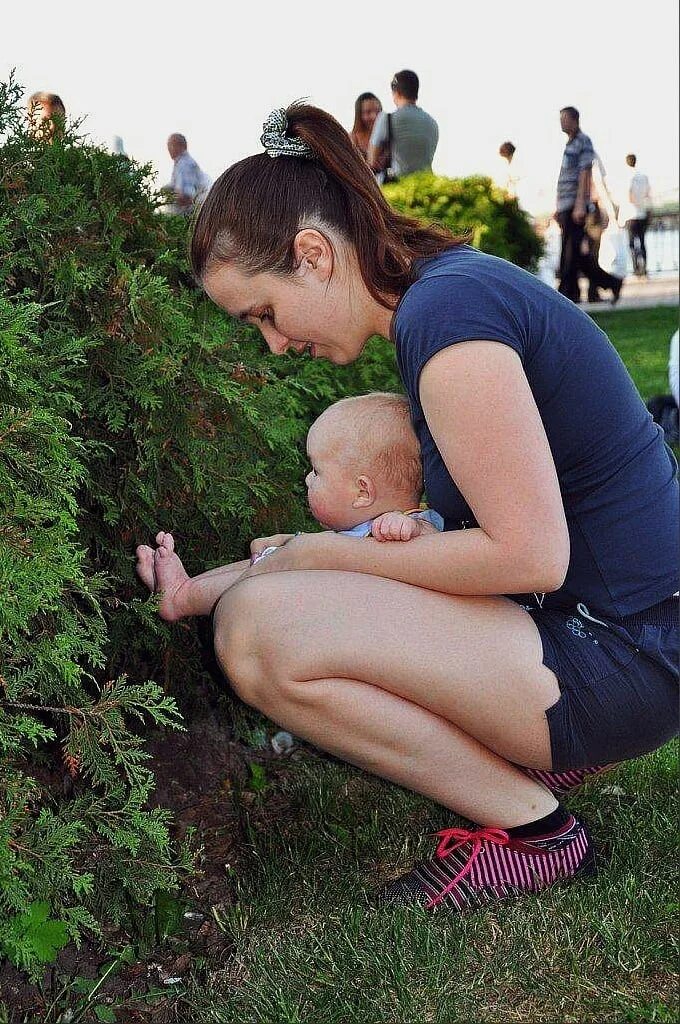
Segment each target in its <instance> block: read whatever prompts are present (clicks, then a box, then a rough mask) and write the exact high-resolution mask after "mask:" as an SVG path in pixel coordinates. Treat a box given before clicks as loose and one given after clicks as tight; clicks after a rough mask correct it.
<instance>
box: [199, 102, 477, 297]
mask: <svg viewBox="0 0 680 1024" xmlns="http://www.w3.org/2000/svg"><path fill="white" fill-rule="evenodd" d="M285 115H286V121H287V127H286V129H285V136H286V137H288V138H295V139H300V140H301V141H302V142H304V143H306V144H307V145H308V146H309V147H310V149H311V150H312V152H313V154H314V158H313V159H307V158H305V157H301V156H287V155H284V156H277V157H275V158H272V157H271V156H269V154H268V153H266V152H265V153H259V154H257V155H255V156H250V157H246V158H245V159H244V160H240V161H239V162H238V163H236V164H233V165H232V166H231V167H229V168H227V170H226V171H224V173H223V174H222V175H220V177H219V178H218V179H217V181H216V182H215V184H214V185H213V187H212V188H211V190H210V192H209V193H208V196H207V198H206V200H205V202H204V203H203V205H202V206H201V209H200V211H199V214H198V217H197V219H196V223H195V226H194V230H193V235H192V240H191V264H192V269H193V272H194V275H195V277H196V279H197V280H199V281H200V280H202V279H203V277H204V276H205V274H206V273H208V272H209V271H210V270H211V269H213V268H214V267H215V266H217V265H219V264H220V263H227V262H233V263H235V264H237V265H238V266H239V267H240V269H242V270H245V272H247V273H252V274H256V273H263V272H269V273H274V274H279V275H281V276H288V275H290V274H292V273H293V272H294V271H295V269H296V263H295V256H294V246H293V243H294V240H295V236H296V234H297V233H298V231H299V230H300V229H301V228H303V227H314V228H317V230H320V231H324V229H326V230H328V229H330V230H334V231H336V232H337V233H338V234H339V235H340V236H341V238H342V239H343V240H344V241H345V242H347V243H349V244H350V245H351V246H352V247H353V249H354V251H355V253H356V257H357V261H358V265H359V269H360V272H361V276H362V278H363V280H364V283H365V285H366V288H367V289H368V291H369V293H370V294H371V295H372V296H373V298H374V299H376V301H378V302H380V303H381V305H383V306H385V307H386V308H393V306H394V300H393V299H392V298H390V297H392V296H395V295H396V296H397V297H400V296H401V295H403V293H404V292H405V291H406V289H407V288H408V287H409V285H410V284H412V282H413V280H414V274H413V262H414V260H416V259H423V258H428V257H431V256H435V255H437V254H438V253H440V252H442V251H443V250H445V249H450V248H452V247H453V246H455V245H458V244H459V243H460V242H461V241H462V240H463V239H460V238H456V237H455V236H454V235H452V234H451V233H450V232H449V231H447V230H446V229H445V228H443V227H441V226H440V225H436V224H429V225H427V224H423V223H422V222H421V221H418V220H415V219H414V218H412V217H406V216H404V215H403V214H400V213H397V212H396V211H395V210H393V209H392V207H391V206H390V205H389V204H388V203H387V201H386V200H385V198H384V196H383V194H382V192H381V191H380V187H379V185H378V184H377V182H376V180H375V177H374V176H373V173H372V172H371V170H370V169H369V167H368V165H367V164H366V162H365V161H364V159H363V157H362V156H361V155H360V154H359V152H358V151H357V149H356V148H355V146H354V144H353V143H352V141H351V140H350V138H349V136H348V134H347V132H346V131H345V129H344V128H343V127H342V125H341V124H339V122H338V121H336V120H335V118H334V117H331V115H330V114H327V113H326V112H325V111H323V110H320V109H319V108H318V107H312V106H309V105H308V104H305V103H293V104H291V106H289V107H288V108H287V109H286V111H285Z"/></svg>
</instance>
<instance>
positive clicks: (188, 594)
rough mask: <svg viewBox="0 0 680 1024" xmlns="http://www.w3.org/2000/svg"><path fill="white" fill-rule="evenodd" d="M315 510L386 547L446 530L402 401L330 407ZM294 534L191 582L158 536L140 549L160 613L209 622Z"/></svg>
mask: <svg viewBox="0 0 680 1024" xmlns="http://www.w3.org/2000/svg"><path fill="white" fill-rule="evenodd" d="M307 455H308V458H309V461H310V463H311V467H312V468H311V470H310V472H309V473H308V474H307V477H306V479H305V483H306V485H307V500H308V502H309V508H310V511H311V513H312V515H313V516H314V518H315V519H316V520H317V522H318V523H319V524H320V525H321V526H323V527H324V528H325V529H326V530H332V531H334V532H337V533H342V534H345V535H346V536H350V537H357V538H366V537H371V538H373V539H374V540H376V541H379V542H386V541H410V540H413V539H415V538H416V537H419V536H421V535H423V534H426V533H437V532H438V531H440V530H442V529H443V525H444V524H443V520H442V518H441V516H440V515H439V514H438V513H437V512H434V511H433V510H432V509H421V508H420V507H419V502H420V498H421V496H422V492H423V473H422V464H421V457H420V449H419V446H418V441H417V439H416V436H415V433H414V432H413V428H412V426H411V421H410V416H409V407H408V401H407V399H406V398H405V397H404V396H403V395H396V394H390V393H387V392H373V393H371V394H368V395H360V396H358V397H356V398H343V399H341V401H339V402H335V404H334V405H331V406H329V408H328V409H326V410H325V412H323V413H322V414H321V416H319V417H318V419H316V420H315V421H314V423H313V424H312V426H311V427H310V429H309V432H308V434H307ZM293 536H294V534H277V535H276V536H274V537H267V538H260V539H259V540H255V541H253V542H252V544H251V552H252V557H251V559H250V560H245V561H241V562H233V563H232V564H231V565H225V566H221V567H219V568H217V569H211V570H210V571H209V572H205V573H203V574H202V575H200V576H195V577H193V578H190V577H189V576H188V574H187V573H186V571H185V569H184V566H183V565H182V562H181V561H180V559H179V557H178V555H177V554H176V553H175V544H174V540H173V537H172V534H170V533H162V532H161V533H159V534H157V536H156V544H157V545H158V546H157V548H156V549H155V550H153V549H152V548H150V547H148V545H146V544H142V545H140V546H139V547H138V548H137V573H138V575H139V577H140V579H141V580H142V582H143V583H145V584H146V586H147V587H148V588H149V590H151V591H152V592H154V593H155V592H159V593H160V594H161V602H160V606H159V613H160V616H161V618H163V619H165V620H166V621H168V622H176V621H177V620H178V619H182V618H186V617H188V616H191V615H209V614H210V613H211V611H212V609H213V607H214V606H215V604H216V602H217V601H218V600H219V598H220V597H221V596H222V594H223V593H224V592H225V590H227V589H228V588H229V587H230V586H233V584H234V583H236V582H237V581H238V580H239V579H240V578H241V576H242V575H243V573H244V572H245V571H246V569H248V568H249V566H250V565H251V564H252V563H253V562H254V561H257V560H259V558H262V557H265V556H266V555H268V554H271V553H272V552H273V551H275V550H276V548H277V547H279V546H280V545H282V544H285V543H287V542H288V541H289V540H291V539H292V537H293Z"/></svg>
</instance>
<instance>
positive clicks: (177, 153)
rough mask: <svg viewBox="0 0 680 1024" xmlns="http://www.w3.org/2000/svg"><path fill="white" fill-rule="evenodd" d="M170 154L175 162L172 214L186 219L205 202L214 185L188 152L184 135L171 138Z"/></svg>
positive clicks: (171, 191)
mask: <svg viewBox="0 0 680 1024" xmlns="http://www.w3.org/2000/svg"><path fill="white" fill-rule="evenodd" d="M168 153H169V154H170V156H171V158H172V160H173V168H172V176H171V178H170V185H169V187H168V191H169V192H170V193H171V197H172V212H173V213H178V214H180V215H181V216H185V217H186V216H189V215H190V214H191V213H192V212H193V210H194V209H195V207H196V206H199V205H200V204H201V203H202V202H203V200H204V199H205V197H206V195H207V194H208V191H209V189H210V185H211V184H212V183H211V181H210V178H209V177H208V175H207V174H206V173H205V171H202V170H201V168H200V167H199V166H198V164H197V163H196V161H195V160H194V158H193V157H192V156H191V155H190V153H189V152H188V150H187V140H186V138H185V137H184V135H181V134H180V133H179V132H174V133H173V134H172V135H171V136H170V137H169V139H168Z"/></svg>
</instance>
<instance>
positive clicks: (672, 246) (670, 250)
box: [630, 228, 680, 274]
mask: <svg viewBox="0 0 680 1024" xmlns="http://www.w3.org/2000/svg"><path fill="white" fill-rule="evenodd" d="M679 243H680V235H679V233H678V229H677V228H667V229H666V230H664V229H663V228H655V229H654V230H653V231H648V232H647V234H646V236H645V245H646V246H647V272H648V273H649V274H671V273H676V274H677V273H678V246H679ZM630 270H631V273H632V270H633V265H632V262H631V264H630Z"/></svg>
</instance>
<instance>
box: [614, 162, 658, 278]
mask: <svg viewBox="0 0 680 1024" xmlns="http://www.w3.org/2000/svg"><path fill="white" fill-rule="evenodd" d="M626 163H627V164H628V167H629V168H630V170H629V173H628V182H627V185H628V188H627V194H626V198H625V200H624V201H623V203H622V204H621V209H620V211H619V223H620V224H621V225H622V226H624V225H625V228H626V230H627V231H628V245H629V248H630V255H631V257H632V260H633V270H634V272H635V274H637V276H638V277H646V276H647V249H646V248H645V233H646V231H647V227H648V225H649V213H650V210H651V208H652V190H651V187H650V184H649V178H648V177H647V175H646V174H643V173H642V172H641V171H639V170H638V169H637V166H636V165H637V157H636V155H635V153H629V154H628V156H627V157H626Z"/></svg>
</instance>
